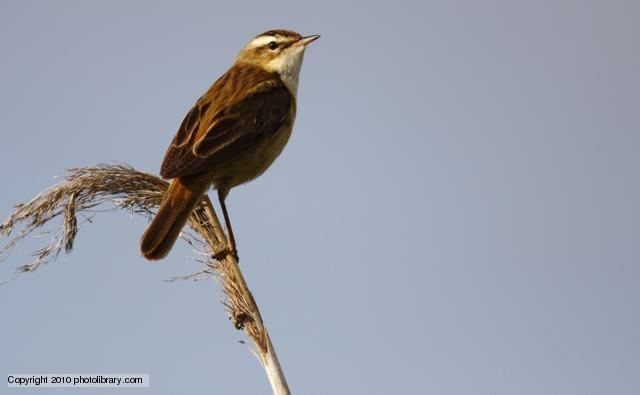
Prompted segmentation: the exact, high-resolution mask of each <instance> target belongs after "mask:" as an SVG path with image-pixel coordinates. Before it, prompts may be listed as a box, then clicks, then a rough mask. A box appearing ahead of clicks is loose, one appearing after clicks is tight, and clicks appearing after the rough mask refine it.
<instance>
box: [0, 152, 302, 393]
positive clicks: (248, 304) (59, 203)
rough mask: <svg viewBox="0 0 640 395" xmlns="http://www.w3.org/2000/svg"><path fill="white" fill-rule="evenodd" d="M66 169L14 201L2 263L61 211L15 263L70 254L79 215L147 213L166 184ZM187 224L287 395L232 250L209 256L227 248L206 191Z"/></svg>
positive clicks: (275, 384) (122, 168)
mask: <svg viewBox="0 0 640 395" xmlns="http://www.w3.org/2000/svg"><path fill="white" fill-rule="evenodd" d="M69 173H70V175H69V176H68V177H67V179H66V180H65V181H63V182H62V183H60V184H58V185H55V186H53V187H51V188H49V189H46V190H45V191H43V192H42V193H40V194H39V195H37V196H36V197H34V198H33V199H32V200H31V201H29V202H27V203H23V204H19V205H17V206H16V210H15V211H14V212H13V214H11V215H10V216H9V217H8V218H7V219H6V220H5V221H4V223H2V225H0V234H4V235H5V236H9V235H10V234H11V232H12V231H13V230H14V228H15V227H16V226H17V225H22V229H21V230H20V232H19V233H18V234H17V235H16V236H14V238H13V239H11V240H10V241H9V242H8V243H7V244H6V245H5V246H4V248H3V249H2V250H0V261H2V260H4V259H6V258H7V257H8V256H9V254H10V253H11V251H12V249H13V247H14V246H15V245H16V243H17V242H19V241H20V240H22V239H23V238H25V237H26V236H28V235H29V234H31V233H32V232H34V231H35V230H37V229H39V228H42V227H43V226H44V225H45V224H47V223H48V222H49V221H50V220H52V219H54V218H56V217H58V216H60V215H62V217H63V221H62V225H61V229H58V231H57V232H55V233H54V236H53V238H52V241H51V242H50V243H49V244H48V245H47V246H45V247H44V248H42V249H40V250H38V251H35V253H34V256H35V258H34V260H33V261H32V262H31V263H29V264H26V265H23V266H21V267H19V271H21V272H32V271H34V270H36V269H37V268H38V267H39V266H40V265H42V264H45V263H47V262H49V261H50V260H53V259H55V258H56V257H57V256H58V255H59V253H60V252H61V251H62V250H63V249H64V251H65V252H66V253H69V252H71V250H72V249H73V242H74V239H75V236H76V234H77V232H78V221H77V216H78V214H79V213H81V212H85V213H87V212H95V210H94V209H95V208H96V207H97V206H99V205H102V204H104V203H113V204H114V205H115V208H120V209H125V210H128V211H130V212H132V213H137V214H141V215H144V216H147V217H149V216H150V215H151V214H152V210H153V209H154V208H155V207H157V206H159V205H160V201H161V200H162V196H163V194H164V192H165V190H166V189H167V186H168V185H169V184H168V183H167V182H166V181H164V180H162V179H160V178H158V177H156V176H153V175H150V174H147V173H143V172H140V171H137V170H135V169H134V168H132V167H130V166H127V165H123V164H115V165H104V164H103V165H97V166H93V167H85V168H77V169H70V170H69ZM189 226H190V227H191V229H193V231H194V232H195V233H196V234H197V236H198V237H197V238H195V237H193V236H192V235H189V234H186V235H185V239H187V241H188V242H190V243H191V244H197V245H198V246H199V248H200V249H201V250H202V252H203V254H204V255H205V256H206V257H207V258H206V259H205V260H204V261H203V262H204V264H205V269H204V270H203V271H202V272H201V273H200V274H214V275H215V277H216V278H217V279H218V280H219V283H220V285H221V287H222V290H223V292H224V295H225V297H224V300H223V304H224V306H225V310H226V311H227V313H228V314H229V318H230V319H231V320H232V322H233V324H234V326H235V327H236V329H243V330H244V332H245V333H246V334H247V336H249V337H250V338H251V340H253V342H254V344H255V350H253V351H254V354H256V356H257V357H258V359H259V360H260V362H261V363H262V366H263V367H264V369H265V371H266V373H267V377H268V379H269V382H270V384H271V387H272V389H273V392H274V394H276V395H284V394H287V395H289V394H290V391H289V387H288V385H287V381H286V379H285V377H284V374H283V372H282V369H281V368H280V363H279V362H278V357H277V355H276V352H275V350H274V348H273V344H272V343H271V339H270V338H269V334H268V332H267V329H266V328H265V326H264V323H263V321H262V317H261V316H260V311H259V310H258V306H257V305H256V302H255V300H254V298H253V295H252V294H251V292H250V291H249V288H248V286H247V283H246V282H245V280H244V276H243V275H242V272H241V271H240V267H239V266H238V262H237V261H236V260H235V258H234V257H233V254H227V255H226V256H225V257H224V258H222V259H219V260H216V259H214V258H213V256H214V255H216V254H218V253H219V252H221V251H224V250H225V246H226V245H227V243H228V242H227V239H226V236H225V233H224V231H223V229H222V227H221V225H220V222H219V220H218V217H217V215H216V213H215V210H214V209H213V206H212V204H211V201H210V200H209V198H208V197H207V196H206V195H205V197H204V198H203V201H202V203H201V204H200V206H199V207H198V208H197V209H196V210H194V212H193V213H192V214H191V217H190V218H189ZM183 233H185V232H183Z"/></svg>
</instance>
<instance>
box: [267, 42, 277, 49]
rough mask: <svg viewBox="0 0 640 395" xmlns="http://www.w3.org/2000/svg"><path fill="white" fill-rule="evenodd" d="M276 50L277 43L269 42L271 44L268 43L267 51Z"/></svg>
mask: <svg viewBox="0 0 640 395" xmlns="http://www.w3.org/2000/svg"><path fill="white" fill-rule="evenodd" d="M276 48H278V43H277V42H275V41H271V42H270V43H269V49H270V50H272V51H273V50H274V49H276Z"/></svg>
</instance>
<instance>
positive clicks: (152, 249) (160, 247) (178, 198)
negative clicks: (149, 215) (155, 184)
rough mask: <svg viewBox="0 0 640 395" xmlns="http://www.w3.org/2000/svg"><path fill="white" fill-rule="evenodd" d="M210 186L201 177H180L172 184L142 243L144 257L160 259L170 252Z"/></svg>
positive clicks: (143, 236)
mask: <svg viewBox="0 0 640 395" xmlns="http://www.w3.org/2000/svg"><path fill="white" fill-rule="evenodd" d="M208 186H209V184H208V182H206V181H204V180H202V178H200V177H177V178H174V179H173V180H172V181H171V185H169V188H168V189H167V192H165V194H164V197H163V198H162V203H161V204H160V208H159V209H158V213H157V214H156V216H155V217H154V218H153V221H151V224H149V227H148V228H147V230H146V231H145V232H144V234H143V235H142V239H141V240H140V250H141V251H142V255H143V256H144V257H145V258H147V259H149V260H158V259H162V258H164V257H165V256H166V255H167V254H168V253H169V251H170V250H171V247H173V244H174V243H175V241H176V239H177V238H178V236H179V235H180V231H181V230H182V228H183V227H184V225H185V224H186V222H187V220H188V219H189V216H190V215H191V212H192V211H193V209H194V208H195V207H196V206H197V205H198V203H200V200H201V198H202V195H203V194H204V192H205V190H206V189H207V187H208Z"/></svg>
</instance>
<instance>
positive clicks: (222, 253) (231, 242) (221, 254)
mask: <svg viewBox="0 0 640 395" xmlns="http://www.w3.org/2000/svg"><path fill="white" fill-rule="evenodd" d="M226 196H227V194H226V193H225V191H223V190H220V189H218V200H219V201H220V207H222V214H223V215H224V223H225V225H226V227H227V233H228V234H229V235H228V236H229V246H228V248H227V249H224V250H222V251H220V252H219V253H217V254H216V255H215V256H214V258H216V259H219V258H222V257H224V256H225V255H227V254H228V253H232V254H233V256H234V257H235V258H236V261H238V262H239V261H240V258H239V257H238V249H237V248H236V238H235V237H234V236H233V228H231V220H229V212H228V211H227V205H226V204H225V202H224V201H225V198H226Z"/></svg>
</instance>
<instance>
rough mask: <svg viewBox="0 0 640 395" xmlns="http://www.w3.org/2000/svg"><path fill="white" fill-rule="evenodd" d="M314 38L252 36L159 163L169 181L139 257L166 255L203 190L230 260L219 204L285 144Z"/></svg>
mask: <svg viewBox="0 0 640 395" xmlns="http://www.w3.org/2000/svg"><path fill="white" fill-rule="evenodd" d="M319 37H320V36H319V35H311V36H302V35H301V34H299V33H296V32H294V31H291V30H284V29H276V30H269V31H266V32H264V33H262V34H259V35H258V36H256V37H255V38H253V39H252V40H251V41H250V42H249V43H248V44H246V45H245V46H244V47H243V48H242V49H241V50H240V52H239V54H238V56H237V57H236V59H235V62H234V63H233V65H232V66H231V67H230V68H229V69H228V70H227V71H226V72H225V73H224V74H223V75H222V76H221V77H220V78H218V79H217V80H216V81H215V82H214V83H213V85H212V86H211V87H210V88H209V89H208V90H207V91H206V92H205V93H204V94H203V95H202V96H201V97H200V98H199V99H198V100H197V101H196V103H195V104H194V105H193V107H192V108H191V110H190V111H189V112H188V113H187V115H186V116H185V118H184V120H183V121H182V123H181V124H180V127H179V128H178V131H177V132H176V134H175V137H174V138H173V140H172V142H171V144H170V145H169V148H168V149H167V151H166V153H165V155H164V159H163V161H162V165H161V168H160V175H161V176H162V177H163V178H165V179H171V182H170V184H169V187H168V188H167V190H166V192H165V193H164V195H163V197H162V201H161V204H160V208H159V209H158V211H157V212H156V215H155V217H154V218H153V219H152V221H151V223H150V224H149V226H148V227H147V229H146V231H145V232H144V234H143V235H142V238H141V240H140V250H141V253H142V255H143V256H144V257H145V258H146V259H148V260H159V259H162V258H164V257H166V256H167V254H168V253H169V251H170V250H171V248H172V247H173V245H174V243H175V241H176V239H177V238H178V237H179V235H180V232H181V231H182V228H183V227H184V226H185V224H186V222H187V220H188V219H189V216H190V215H191V212H192V211H193V210H194V209H195V208H196V207H197V206H198V205H199V203H200V202H201V201H202V198H203V196H204V194H205V193H207V192H208V190H209V189H210V188H214V189H215V190H216V191H217V194H218V200H219V202H220V207H221V209H222V213H223V214H224V219H225V226H226V229H227V233H228V241H229V245H228V246H227V249H225V250H224V251H222V252H223V253H233V254H234V256H235V257H236V259H237V258H238V252H237V248H236V241H235V237H234V235H233V229H232V227H231V221H230V219H229V213H228V211H227V206H226V203H225V200H226V198H227V195H228V194H229V191H230V190H231V189H232V188H234V187H236V186H238V185H241V184H244V183H247V182H249V181H251V180H253V179H255V178H257V177H258V176H260V175H261V174H263V173H264V172H265V171H266V170H267V169H268V168H269V166H271V164H272V163H273V162H274V161H275V160H276V158H277V157H278V156H279V155H280V153H281V152H282V150H283V149H284V147H285V145H286V144H287V142H288V140H289V137H290V136H291V132H292V130H293V124H294V121H295V117H296V97H297V92H298V82H299V76H300V68H301V66H302V61H303V58H304V53H305V49H306V48H307V46H308V45H309V44H310V43H312V42H313V41H315V40H317V39H318V38H319Z"/></svg>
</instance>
